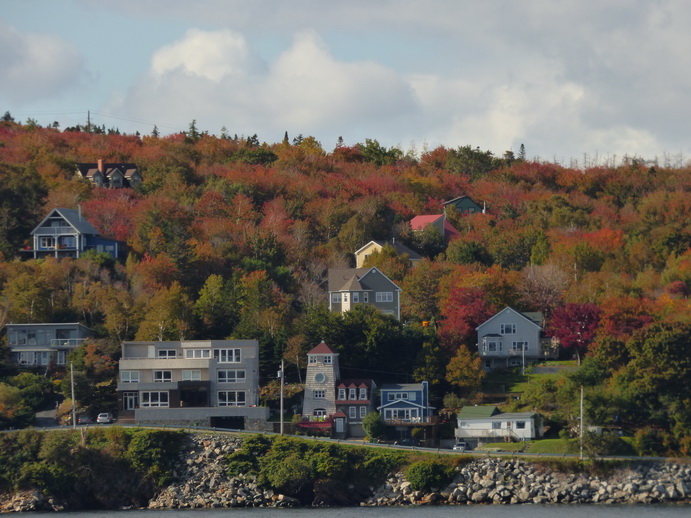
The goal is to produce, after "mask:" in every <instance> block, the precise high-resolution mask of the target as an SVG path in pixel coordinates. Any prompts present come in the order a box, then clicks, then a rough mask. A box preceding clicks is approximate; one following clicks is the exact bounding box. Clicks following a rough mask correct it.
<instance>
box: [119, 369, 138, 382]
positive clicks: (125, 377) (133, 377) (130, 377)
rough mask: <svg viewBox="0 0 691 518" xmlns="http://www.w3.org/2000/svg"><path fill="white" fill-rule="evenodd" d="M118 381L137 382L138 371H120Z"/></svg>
mask: <svg viewBox="0 0 691 518" xmlns="http://www.w3.org/2000/svg"><path fill="white" fill-rule="evenodd" d="M120 381H122V382H123V383H139V371H121V372H120Z"/></svg>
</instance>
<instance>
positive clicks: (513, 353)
mask: <svg viewBox="0 0 691 518" xmlns="http://www.w3.org/2000/svg"><path fill="white" fill-rule="evenodd" d="M543 320H544V317H543V316H542V313H521V312H520V311H516V310H515V309H512V308H510V307H506V308H504V309H502V310H501V311H500V312H499V313H497V314H496V315H494V316H493V317H492V318H490V319H489V320H487V321H486V322H484V323H483V324H480V325H479V326H478V327H477V347H478V352H479V353H480V357H481V358H482V360H483V362H484V367H485V370H487V371H490V370H492V369H497V368H506V367H518V366H525V365H528V364H529V363H531V362H534V361H537V360H542V359H547V358H556V355H557V349H556V347H555V346H554V344H553V342H552V340H551V339H550V338H545V337H543V328H542V322H543Z"/></svg>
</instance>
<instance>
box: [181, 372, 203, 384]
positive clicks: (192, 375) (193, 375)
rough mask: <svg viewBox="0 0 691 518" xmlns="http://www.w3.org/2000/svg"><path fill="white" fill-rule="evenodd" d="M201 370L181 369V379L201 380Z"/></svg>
mask: <svg viewBox="0 0 691 518" xmlns="http://www.w3.org/2000/svg"><path fill="white" fill-rule="evenodd" d="M201 380H202V371H200V370H198V369H197V370H184V371H182V381H201Z"/></svg>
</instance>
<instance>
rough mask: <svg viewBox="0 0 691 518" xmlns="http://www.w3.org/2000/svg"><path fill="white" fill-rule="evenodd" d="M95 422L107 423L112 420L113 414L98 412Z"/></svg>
mask: <svg viewBox="0 0 691 518" xmlns="http://www.w3.org/2000/svg"><path fill="white" fill-rule="evenodd" d="M96 422H97V423H99V424H109V423H112V422H113V414H111V413H110V412H103V413H102V414H98V417H97V418H96Z"/></svg>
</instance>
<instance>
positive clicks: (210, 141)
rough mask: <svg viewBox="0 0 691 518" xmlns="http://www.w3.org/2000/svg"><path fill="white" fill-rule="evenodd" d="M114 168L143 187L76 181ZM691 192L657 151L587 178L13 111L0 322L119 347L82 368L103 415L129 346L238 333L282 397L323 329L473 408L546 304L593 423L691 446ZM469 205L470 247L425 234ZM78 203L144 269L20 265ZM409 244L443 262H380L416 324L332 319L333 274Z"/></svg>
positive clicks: (2, 202)
mask: <svg viewBox="0 0 691 518" xmlns="http://www.w3.org/2000/svg"><path fill="white" fill-rule="evenodd" d="M6 118H7V117H6ZM77 129H78V128H77ZM98 159H103V160H104V161H106V162H133V163H136V164H137V165H138V166H139V168H140V170H141V171H142V174H143V176H144V181H143V184H142V186H141V188H138V189H137V190H132V189H102V188H96V187H93V186H92V185H90V184H89V183H88V182H86V181H84V180H75V179H74V173H75V163H77V162H96V161H97V160H98ZM690 190H691V168H690V167H684V168H670V167H663V166H661V165H659V164H654V163H648V162H645V161H643V160H638V159H630V160H624V161H623V162H622V163H621V164H620V165H617V166H616V167H596V168H590V169H586V170H580V169H571V168H566V167H563V166H560V165H557V164H552V163H545V162H535V161H528V160H526V159H525V158H524V153H520V154H518V155H514V154H513V153H510V152H507V153H505V154H503V155H502V156H495V155H494V154H493V153H491V152H489V151H482V150H481V149H479V148H473V147H472V146H461V147H458V148H454V149H447V148H437V149H432V150H423V151H422V152H420V153H419V154H415V153H412V152H409V153H404V152H403V151H401V150H399V149H396V148H390V149H386V148H384V147H382V146H380V145H379V143H378V142H377V141H376V140H367V141H366V142H364V143H360V144H356V145H353V146H346V145H343V144H342V143H338V144H337V145H336V146H335V147H333V148H329V146H327V145H325V143H320V142H318V141H316V140H315V139H314V138H312V137H305V138H303V137H302V136H297V137H295V138H292V139H290V138H289V136H288V135H287V134H286V136H285V138H284V139H283V141H282V142H278V143H272V144H266V143H260V141H259V140H258V139H257V137H256V136H253V137H249V138H245V137H237V136H232V137H231V136H229V135H223V136H221V137H215V136H211V135H208V134H207V133H205V132H203V131H201V130H198V129H197V128H196V127H195V124H194V123H192V124H191V125H190V128H189V131H187V132H184V133H180V134H176V135H172V136H167V137H160V136H157V135H155V134H154V135H152V136H143V137H140V136H134V135H120V134H117V133H116V132H111V133H110V134H106V133H105V132H99V133H87V132H84V131H59V130H58V129H55V128H41V127H39V126H37V125H35V124H26V125H22V124H18V123H15V122H13V121H12V120H6V121H4V122H0V253H1V254H2V255H1V256H0V257H1V259H2V262H0V325H2V326H4V324H6V323H8V322H14V323H18V322H76V321H79V322H82V323H83V324H85V325H86V326H88V327H90V328H92V329H94V330H95V331H96V332H97V333H98V335H99V337H100V338H99V339H98V340H92V341H90V342H88V343H87V345H86V346H85V347H83V348H81V349H79V350H77V351H76V352H75V353H74V354H73V355H72V356H73V357H72V358H71V360H72V361H73V363H74V365H75V368H76V369H77V371H78V374H77V378H78V385H79V386H80V387H81V390H82V391H85V392H89V394H90V395H89V397H92V398H94V399H95V400H96V401H97V404H102V402H103V401H108V398H111V399H112V397H113V394H114V386H115V377H116V372H115V371H116V366H117V359H118V355H119V350H120V346H119V343H120V342H121V341H122V340H131V339H137V340H167V339H168V340H178V339H193V338H199V339H222V338H227V337H232V338H245V339H246V338H256V339H258V340H259V342H260V348H261V368H262V378H261V384H262V385H263V386H266V388H265V390H264V392H265V394H266V395H267V397H270V395H271V394H272V393H273V392H274V391H272V390H271V385H272V384H275V381H274V378H275V373H276V370H277V365H278V364H279V363H280V360H281V358H285V360H286V361H287V362H288V363H289V367H288V371H287V372H288V375H289V377H290V381H292V382H300V381H301V379H300V373H299V370H298V368H296V367H304V362H305V361H306V351H308V350H309V349H311V348H312V347H314V345H316V344H317V343H318V342H319V341H320V340H321V339H324V340H325V341H326V342H327V343H328V344H329V345H330V346H331V347H333V348H334V349H335V350H337V351H338V352H339V353H340V354H341V359H340V364H341V369H342V371H343V373H344V375H348V376H353V377H356V376H357V377H373V378H375V379H376V380H378V383H381V382H385V381H401V382H404V381H413V380H428V381H429V382H430V383H431V386H432V391H433V393H434V397H435V401H434V402H433V403H434V406H436V407H437V408H440V407H442V406H443V399H444V396H447V395H448V394H455V395H456V396H458V397H460V398H462V399H463V400H466V401H473V399H472V398H473V397H475V395H476V394H477V391H478V390H479V389H480V382H481V379H482V376H483V372H482V369H481V366H480V363H479V359H478V357H477V354H476V352H477V345H476V342H477V335H476V332H475V328H476V327H477V326H478V325H479V324H480V323H482V322H484V321H485V320H486V319H487V318H489V317H490V316H492V315H493V314H494V313H495V312H497V311H499V310H501V309H503V308H504V307H506V306H511V307H513V308H515V309H518V310H521V311H539V312H542V313H544V314H545V316H546V318H547V327H548V329H549V331H550V332H551V333H552V334H553V335H554V336H556V337H558V338H559V339H560V341H561V346H562V348H563V351H562V357H563V358H571V357H572V356H574V355H575V354H576V353H578V357H579V358H585V359H586V361H585V362H584V364H583V368H582V369H581V371H580V372H581V374H582V376H581V379H578V380H577V379H572V380H571V381H570V383H571V385H573V384H574V383H576V382H578V383H581V384H584V385H586V386H588V387H589V388H588V407H589V408H590V410H589V412H590V415H589V418H590V419H591V422H600V424H609V423H611V422H613V421H614V420H616V421H617V422H621V423H624V424H627V425H628V426H630V427H632V428H640V429H645V430H646V431H645V433H651V434H653V435H655V436H656V437H657V438H658V439H659V441H660V444H663V446H661V447H663V448H666V449H667V450H677V451H678V450H679V449H680V448H681V449H684V448H686V451H687V450H688V448H691V435H690V433H691V432H689V430H691V355H689V338H690V337H691V333H690V329H691V327H690V326H691V323H690V320H691V319H690V313H689V301H688V294H689V289H690V288H691V252H690V246H691V230H690V224H689V222H690V221H691V196H690V195H689V194H690V193H689V191H690ZM461 195H468V196H470V197H471V198H472V199H473V200H475V201H476V202H477V203H478V204H480V205H481V206H484V207H486V212H485V213H477V214H470V215H462V214H458V213H454V212H451V213H447V216H448V219H449V221H450V222H451V223H452V224H453V226H454V227H455V228H456V229H457V230H458V231H459V232H460V236H459V237H458V238H456V239H454V240H452V241H451V242H450V243H448V244H446V243H445V242H444V240H443V239H442V238H441V235H440V234H439V233H438V232H435V231H433V230H431V229H430V230H425V231H422V232H412V231H411V230H410V226H409V225H408V222H409V220H410V219H411V218H412V217H414V216H415V215H419V214H440V213H441V211H442V202H443V201H445V200H449V199H452V198H455V197H458V196H461ZM78 206H80V207H81V210H82V213H83V214H84V216H85V217H86V218H87V219H88V221H90V222H91V223H92V224H93V225H94V226H95V227H96V228H97V229H98V230H99V231H100V233H101V234H102V235H103V236H105V237H109V238H114V239H118V240H120V241H122V242H124V243H126V244H127V247H128V251H129V254H128V256H127V259H126V261H123V262H122V263H117V262H114V261H112V260H111V259H109V257H108V256H104V255H98V254H87V255H86V256H84V257H82V258H80V259H77V260H61V261H59V262H58V261H55V260H51V259H47V260H39V261H35V260H20V259H19V253H18V250H19V249H20V248H22V247H23V246H25V245H26V244H27V243H28V239H29V237H30V232H31V230H32V229H33V228H34V226H35V225H36V224H37V223H38V222H39V221H41V219H42V218H43V217H44V216H45V215H46V214H47V213H48V211H49V210H51V209H53V208H56V207H65V208H77V207H78ZM392 238H395V239H396V240H397V241H400V242H403V243H405V244H406V245H407V246H409V247H410V248H411V249H413V250H415V251H417V252H419V253H420V254H422V255H423V256H424V257H425V259H424V260H423V261H422V262H421V264H419V265H418V266H416V267H414V268H411V267H410V265H409V263H408V261H407V260H406V258H405V257H399V256H397V255H396V254H395V252H394V251H393V249H389V248H385V249H384V251H383V252H382V253H381V254H374V255H372V256H370V258H369V262H368V265H374V266H377V267H378V268H379V269H381V270H382V271H383V272H384V273H386V275H388V276H389V277H390V278H391V279H392V280H394V281H395V282H397V283H398V285H399V286H400V287H401V288H402V289H403V293H402V318H401V322H399V321H397V320H395V319H393V318H391V317H389V316H385V315H380V314H378V313H376V312H374V311H367V308H365V309H358V310H353V311H350V312H348V313H346V314H345V315H343V316H341V315H337V314H331V313H329V311H328V300H327V294H326V285H325V282H326V273H327V270H328V268H338V267H350V266H354V259H353V252H354V251H355V250H357V249H358V248H360V247H361V246H363V245H364V244H366V243H367V242H369V241H370V240H373V239H377V240H385V239H389V240H390V239H392ZM422 322H429V323H430V325H429V326H423V325H422ZM577 323H582V324H583V325H582V327H581V332H578V333H575V331H576V324H577ZM2 350H3V357H4V358H5V359H6V358H7V347H6V343H5V344H3V349H2ZM4 365H5V366H4V368H3V372H2V373H0V374H2V375H4V376H5V382H6V383H3V384H0V415H2V419H3V420H4V421H7V422H9V421H11V416H9V417H8V414H7V412H8V410H7V409H8V408H12V405H13V404H14V405H15V406H16V405H18V404H19V402H20V401H21V397H22V394H21V390H23V389H24V388H23V387H22V386H21V384H17V383H15V382H13V381H12V380H13V379H14V378H13V376H15V375H16V372H15V371H13V369H12V367H11V366H9V365H8V364H7V362H5V364H4ZM41 374H43V373H41ZM55 376H57V377H58V378H59V377H60V373H57V372H56V373H55ZM567 385H568V384H567ZM574 386H575V385H574ZM85 387H90V388H89V389H88V390H86V388H85ZM572 392H573V387H570V388H569V387H566V386H561V385H559V384H557V385H555V386H546V387H544V390H543V391H542V392H541V393H539V394H533V395H532V396H531V397H532V399H528V400H526V401H525V405H529V406H530V407H532V408H537V409H543V410H546V411H549V409H550V408H552V409H553V408H555V407H559V406H560V405H561V406H562V407H563V405H564V404H565V403H564V400H565V398H566V399H569V398H570V396H571V394H572ZM447 401H448V398H447ZM569 401H570V400H569ZM8 402H9V403H8ZM522 403H523V402H522ZM95 404H96V403H95ZM568 404H569V405H571V402H569V403H568ZM562 414H563V416H562V417H561V419H562V420H563V421H564V422H562V423H561V424H562V425H563V426H566V424H567V421H568V420H569V419H570V418H571V417H570V416H569V413H568V412H562ZM641 433H643V432H641Z"/></svg>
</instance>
